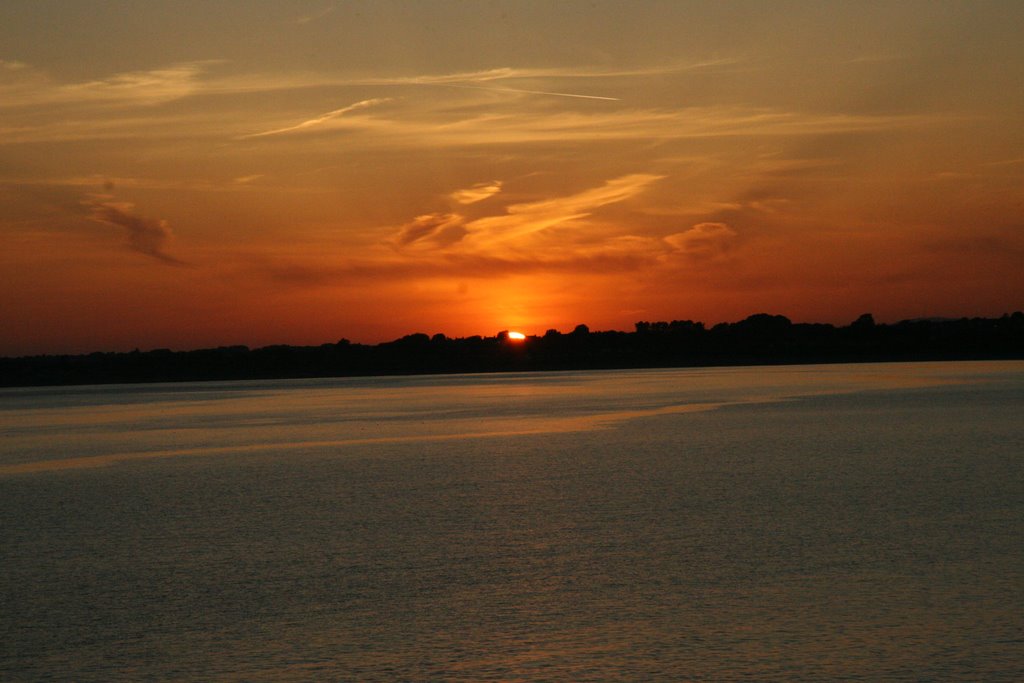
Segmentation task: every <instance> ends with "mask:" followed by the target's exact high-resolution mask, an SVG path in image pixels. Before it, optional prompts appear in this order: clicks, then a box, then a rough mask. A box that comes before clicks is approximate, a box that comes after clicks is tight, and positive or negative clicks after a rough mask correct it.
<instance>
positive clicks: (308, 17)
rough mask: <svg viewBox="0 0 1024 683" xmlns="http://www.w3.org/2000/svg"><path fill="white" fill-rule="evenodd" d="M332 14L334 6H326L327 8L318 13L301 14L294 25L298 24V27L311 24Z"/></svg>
mask: <svg viewBox="0 0 1024 683" xmlns="http://www.w3.org/2000/svg"><path fill="white" fill-rule="evenodd" d="M333 12H334V5H328V6H327V7H325V8H323V9H322V10H320V11H319V12H312V13H310V14H303V15H302V16H301V17H298V18H297V19H295V23H296V24H299V25H304V24H308V23H311V22H313V21H316V20H318V19H323V18H324V17H326V16H328V15H330V14H331V13H333Z"/></svg>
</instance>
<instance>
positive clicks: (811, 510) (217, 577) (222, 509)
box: [0, 362, 1024, 681]
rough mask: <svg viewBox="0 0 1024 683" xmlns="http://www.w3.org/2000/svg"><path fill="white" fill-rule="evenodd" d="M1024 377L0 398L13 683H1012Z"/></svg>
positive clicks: (1, 619)
mask: <svg viewBox="0 0 1024 683" xmlns="http://www.w3.org/2000/svg"><path fill="white" fill-rule="evenodd" d="M1022 408H1024V363H1020V362H1005V363H934V364H880V365H845V366H840V365H834V366H804V367H773V368H726V369H683V370H649V371H629V372H573V373H548V374H534V373H527V374H512V375H491V376H488V375H464V376H450V377H416V378H364V379H343V380H304V381H282V382H261V383H254V382H238V383H208V384H181V385H155V386H120V387H77V388H60V389H53V388H47V389H14V390H3V391H0V435H2V442H0V444H2V445H0V569H2V571H0V680H4V681H8V680H9V681H22V680H55V681H69V680H75V681H118V680H121V681H129V680H130V681H136V680H153V681H157V680H159V681H164V680H227V681H300V680H351V681H368V680H382V681H390V680H451V681H458V680H467V681H471V680H472V681H476V680H506V681H542V680H543V681H548V680H570V681H603V680H691V679H692V680H780V681H783V680H785V681H792V680H821V681H825V680H836V679H844V680H950V679H969V680H986V681H1019V680H1024V616H1022V615H1024V538H1022V532H1024V421H1022V420H1021V415H1022V414H1024V411H1022Z"/></svg>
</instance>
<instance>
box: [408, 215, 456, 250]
mask: <svg viewBox="0 0 1024 683" xmlns="http://www.w3.org/2000/svg"><path fill="white" fill-rule="evenodd" d="M465 223H466V218H465V216H461V215H459V214H457V213H431V214H425V215H423V216H417V217H416V218H414V219H413V220H412V221H410V222H408V223H406V224H405V225H403V226H401V227H400V228H399V229H398V233H397V234H396V235H395V236H394V237H393V238H392V239H391V243H392V244H394V245H395V246H397V247H407V246H410V245H418V246H425V245H431V246H435V247H446V246H448V245H449V244H452V243H453V242H458V241H459V240H461V239H462V238H463V237H464V236H465V235H466V228H465Z"/></svg>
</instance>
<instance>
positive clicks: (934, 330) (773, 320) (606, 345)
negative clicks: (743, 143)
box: [0, 311, 1024, 387]
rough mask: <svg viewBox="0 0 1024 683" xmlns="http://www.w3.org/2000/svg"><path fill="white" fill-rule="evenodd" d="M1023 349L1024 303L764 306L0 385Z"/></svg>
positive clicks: (145, 361)
mask: <svg viewBox="0 0 1024 683" xmlns="http://www.w3.org/2000/svg"><path fill="white" fill-rule="evenodd" d="M1015 359H1024V313H1021V312H1020V311H1017V312H1015V313H1012V314H1006V315H1003V316H1002V317H1000V318H961V319H959V320H905V321H901V322H899V323H894V324H878V323H875V321H874V319H873V318H872V317H871V316H870V315H869V314H865V315H863V316H861V317H860V318H858V319H857V320H856V321H854V322H853V323H851V324H850V325H847V326H842V327H836V326H833V325H829V324H822V323H793V322H791V321H790V320H789V319H788V318H785V317H784V316H780V315H768V314H764V313H759V314H756V315H752V316H750V317H748V318H746V319H744V320H741V321H739V322H735V323H721V324H718V325H715V326H713V327H711V328H707V327H705V325H704V324H703V323H700V322H693V321H690V320H674V321H671V322H646V321H642V322H638V323H636V325H635V329H634V331H633V332H621V331H600V332H591V331H590V330H589V329H588V328H587V327H586V325H578V326H577V327H576V329H574V330H573V331H572V332H569V333H561V332H558V331H556V330H548V332H547V333H545V334H544V335H540V336H528V337H526V338H525V339H523V340H517V339H514V338H510V337H509V335H508V333H507V332H500V333H498V334H497V335H495V336H493V337H480V336H473V337H464V338H449V337H446V336H444V335H441V334H437V335H434V336H433V337H430V336H428V335H426V334H422V333H417V334H410V335H406V336H404V337H402V338H400V339H396V340H394V341H391V342H384V343H381V344H376V345H365V344H355V343H351V342H349V341H348V340H346V339H342V340H341V341H339V342H337V343H330V344H322V345H319V346H288V345H275V346H266V347H262V348H257V349H250V348H248V347H246V346H224V347H218V348H212V349H199V350H194V351H171V350H169V349H156V350H152V351H131V352H126V353H122V352H96V353H90V354H81V355H41V356H23V357H19V358H0V386H3V387H25V386H61V385H82V384H130V383H156V382H188V381H224V380H254V379H300V378H315V377H365V376H375V375H381V376H388V375H423V374H456V373H473V372H522V371H547V370H596V369H635V368H660V367H710V366H737V365H783V364H812V363H860V362H884V361H943V360H1015Z"/></svg>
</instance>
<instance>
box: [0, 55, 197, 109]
mask: <svg viewBox="0 0 1024 683" xmlns="http://www.w3.org/2000/svg"><path fill="white" fill-rule="evenodd" d="M212 63H214V62H209V61H205V62H186V63H182V64H174V65H171V66H167V67H163V68H160V69H150V70H143V71H128V72H123V73H118V74H113V75H111V76H108V77H106V78H100V79H95V80H91V81H82V82H79V83H58V82H55V81H54V80H53V79H51V78H50V77H49V76H48V75H47V74H45V73H43V72H41V71H39V70H37V69H34V68H32V67H31V66H29V65H27V64H23V63H21V62H4V68H3V69H2V70H0V71H4V72H6V73H7V76H8V78H7V79H5V80H4V81H3V82H0V94H2V95H3V96H4V97H3V100H2V101H0V108H6V107H24V106H32V105H50V104H98V103H111V104H113V103H121V104H130V105H153V104H161V103H163V102H169V101H171V100H176V99H180V98H183V97H187V96H189V95H193V94H196V93H198V92H200V90H201V88H202V82H201V75H202V74H203V73H204V71H205V70H206V68H207V66H208V65H210V64H212Z"/></svg>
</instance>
